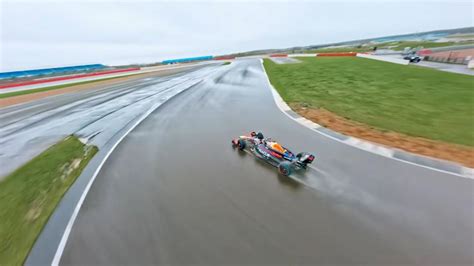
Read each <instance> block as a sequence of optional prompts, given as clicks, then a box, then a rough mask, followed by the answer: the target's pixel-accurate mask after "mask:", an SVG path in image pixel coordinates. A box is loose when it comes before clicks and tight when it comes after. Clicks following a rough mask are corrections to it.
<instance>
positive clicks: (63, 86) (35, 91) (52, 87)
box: [0, 74, 136, 99]
mask: <svg viewBox="0 0 474 266" xmlns="http://www.w3.org/2000/svg"><path fill="white" fill-rule="evenodd" d="M133 75H136V74H130V75H124V76H118V77H111V78H104V79H96V80H89V81H82V82H77V83H69V84H63V85H56V86H49V87H44V88H39V89H31V90H23V91H13V92H7V93H2V94H0V99H4V98H9V97H14V96H19V95H25V94H31V93H37V92H43V91H50V90H57V89H62V88H66V87H71V86H76V85H83V84H88V83H94V82H99V81H106V80H111V79H117V78H124V77H129V76H133Z"/></svg>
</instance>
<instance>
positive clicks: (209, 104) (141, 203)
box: [60, 60, 474, 265]
mask: <svg viewBox="0 0 474 266" xmlns="http://www.w3.org/2000/svg"><path fill="white" fill-rule="evenodd" d="M224 67H225V68H227V69H228V71H225V72H219V71H216V75H215V76H214V77H213V78H211V79H207V80H205V81H204V82H201V83H200V84H199V85H198V86H195V87H194V88H192V89H190V90H188V91H186V92H184V93H182V94H181V95H179V96H177V97H175V98H173V99H171V100H170V101H168V102H167V103H166V104H164V105H163V106H162V107H160V108H159V109H157V110H156V111H155V112H153V113H152V114H151V115H150V116H149V117H148V118H147V119H146V120H145V121H144V122H143V123H142V124H140V125H139V126H138V127H137V128H136V129H135V130H133V131H132V132H131V133H130V134H129V135H128V136H127V137H126V138H125V139H124V141H123V142H122V143H121V144H120V145H119V146H118V147H117V149H116V150H115V151H114V153H113V154H112V155H111V157H110V158H109V159H108V161H107V162H106V163H105V165H104V167H103V168H102V170H101V172H100V173H99V176H98V177H97V179H96V180H95V183H94V185H93V186H92V188H91V190H90V191H89V194H88V196H87V198H86V200H85V202H84V205H83V206H82V209H81V211H80V213H79V215H78V218H77V220H76V222H75V224H74V227H73V229H72V232H71V234H70V236H69V240H68V242H67V244H66V248H65V251H64V253H63V256H62V258H61V261H60V263H61V264H83V265H84V264H86V265H91V264H103V265H104V264H109V265H110V264H130V265H138V264H142V265H143V264H174V265H185V264H202V265H212V264H217V265H222V264H257V265H262V264H272V265H275V264H292V265H296V264H308V265H314V264H364V265H367V264H377V265H380V264H398V265H399V264H414V263H416V264H425V265H432V264H440V265H455V264H467V265H469V264H472V263H473V254H472V250H473V223H474V221H473V220H474V218H473V181H472V180H470V179H465V178H459V177H456V176H450V175H447V174H444V173H440V172H436V171H433V170H429V169H426V168H422V167H418V166H416V165H411V164H407V163H404V162H400V161H395V160H392V159H389V158H386V157H382V156H378V155H374V154H371V153H368V152H365V151H362V150H359V149H356V148H353V147H351V146H347V145H345V144H342V143H339V142H337V141H334V140H332V139H328V138H326V137H324V136H321V135H318V134H316V133H315V132H314V131H311V130H308V129H306V128H304V127H302V126H300V125H299V124H297V123H296V122H294V121H292V120H291V119H289V118H288V117H287V116H285V115H284V114H283V113H281V112H280V111H279V109H278V108H277V107H276V105H275V104H274V102H273V98H272V96H271V92H270V90H269V88H268V85H267V83H266V80H265V76H264V73H263V71H262V69H261V65H260V62H259V61H258V60H247V61H237V62H235V63H233V64H231V65H229V66H224ZM224 67H223V68H224ZM218 72H219V73H218ZM253 129H258V130H262V131H263V132H264V133H265V134H267V135H268V136H271V137H273V138H274V139H276V140H279V141H280V142H282V143H284V144H285V145H286V146H287V147H289V148H291V149H293V150H294V151H295V152H298V151H309V152H313V153H315V154H316V156H317V159H316V162H315V164H314V169H311V170H309V171H308V172H307V173H306V174H305V175H302V176H295V177H294V178H293V179H290V178H284V177H281V176H279V175H278V174H277V172H276V169H274V168H272V167H270V166H269V165H267V164H266V163H262V162H261V161H259V160H257V159H255V158H253V157H252V156H249V155H248V154H241V153H238V152H237V151H234V150H233V149H232V148H231V146H230V139H231V137H233V136H236V135H239V134H241V133H242V132H248V131H250V130H253ZM298 179H300V181H301V182H299V181H298ZM302 183H305V184H308V186H307V185H303V184H302Z"/></svg>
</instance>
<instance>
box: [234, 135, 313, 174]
mask: <svg viewBox="0 0 474 266" xmlns="http://www.w3.org/2000/svg"><path fill="white" fill-rule="evenodd" d="M232 147H234V148H237V149H239V150H240V151H249V152H250V153H252V154H254V155H255V156H257V157H258V158H260V159H262V160H264V161H266V162H268V163H269V164H271V165H273V166H275V167H277V168H278V172H280V174H282V175H284V176H289V175H291V173H292V172H293V171H294V170H301V169H306V167H307V165H308V164H311V163H312V162H313V160H314V158H315V157H314V155H312V154H310V153H307V152H300V153H298V154H296V155H295V154H294V153H293V152H291V151H290V150H289V149H287V148H285V147H283V146H282V145H280V144H279V143H278V142H276V141H274V140H272V139H270V138H264V137H263V134H262V133H261V132H258V133H256V132H251V133H250V135H246V136H240V137H238V138H235V139H233V140H232Z"/></svg>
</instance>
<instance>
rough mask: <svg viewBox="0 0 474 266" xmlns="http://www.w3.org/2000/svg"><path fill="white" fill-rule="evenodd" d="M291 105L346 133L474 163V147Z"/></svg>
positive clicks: (321, 122)
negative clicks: (399, 131) (386, 128)
mask: <svg viewBox="0 0 474 266" xmlns="http://www.w3.org/2000/svg"><path fill="white" fill-rule="evenodd" d="M290 106H291V108H292V109H293V110H294V111H296V112H297V113H299V114H300V115H301V116H303V117H305V118H307V119H310V120H311V121H313V122H315V123H318V124H320V125H322V126H324V127H327V128H330V129H332V130H334V131H337V132H340V133H342V134H345V135H348V136H353V137H356V138H360V139H365V140H368V141H371V142H375V143H379V144H382V145H385V146H389V147H394V148H397V149H401V150H405V151H408V152H412V153H417V154H421V155H425V156H429V157H434V158H438V159H442V160H448V161H453V162H458V163H461V164H463V165H465V166H468V167H474V158H473V155H474V148H471V147H466V146H462V145H457V144H449V143H444V142H439V141H434V140H429V139H425V138H419V137H413V136H408V135H405V134H401V133H396V132H390V131H382V130H380V129H376V128H372V127H370V126H367V125H365V124H362V123H358V122H355V121H352V120H348V119H346V118H344V117H341V116H338V115H336V114H334V113H331V112H329V111H327V110H325V109H316V108H307V107H303V106H301V105H296V104H292V105H290Z"/></svg>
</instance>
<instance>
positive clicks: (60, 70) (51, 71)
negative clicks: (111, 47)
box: [0, 64, 106, 79]
mask: <svg viewBox="0 0 474 266" xmlns="http://www.w3.org/2000/svg"><path fill="white" fill-rule="evenodd" d="M105 67H106V66H104V65H102V64H92V65H80V66H69V67H55V68H43V69H32V70H22V71H11V72H0V79H10V78H24V77H31V76H42V75H57V74H69V73H71V74H72V73H77V72H86V71H95V70H99V69H103V68H105Z"/></svg>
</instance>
